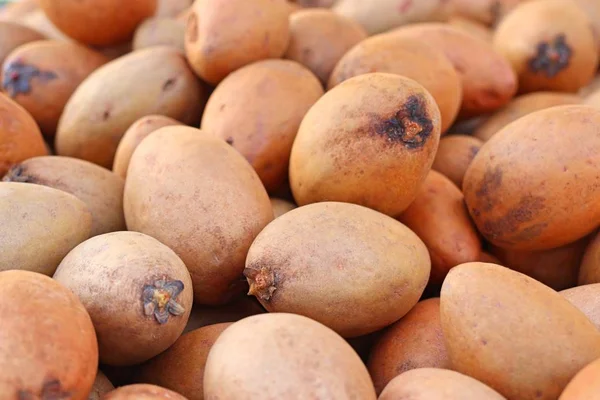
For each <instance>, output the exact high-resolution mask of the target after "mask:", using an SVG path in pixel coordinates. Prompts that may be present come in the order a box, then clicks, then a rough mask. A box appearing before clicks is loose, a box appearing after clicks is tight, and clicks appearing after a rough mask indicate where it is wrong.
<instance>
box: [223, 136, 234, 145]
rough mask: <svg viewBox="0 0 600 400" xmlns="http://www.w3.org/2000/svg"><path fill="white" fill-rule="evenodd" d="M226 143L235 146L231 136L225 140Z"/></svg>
mask: <svg viewBox="0 0 600 400" xmlns="http://www.w3.org/2000/svg"><path fill="white" fill-rule="evenodd" d="M225 141H226V142H227V144H229V145H230V146H233V138H232V137H231V136H229V137H228V138H227V139H225Z"/></svg>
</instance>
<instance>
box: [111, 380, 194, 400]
mask: <svg viewBox="0 0 600 400" xmlns="http://www.w3.org/2000/svg"><path fill="white" fill-rule="evenodd" d="M163 399H169V400H187V399H186V398H185V397H183V396H182V395H180V394H178V393H175V392H173V391H172V390H169V389H165V388H162V387H160V386H155V385H148V384H136V385H126V386H121V387H119V388H117V389H115V390H113V391H112V392H109V393H108V394H106V395H105V396H104V397H103V398H102V400H163Z"/></svg>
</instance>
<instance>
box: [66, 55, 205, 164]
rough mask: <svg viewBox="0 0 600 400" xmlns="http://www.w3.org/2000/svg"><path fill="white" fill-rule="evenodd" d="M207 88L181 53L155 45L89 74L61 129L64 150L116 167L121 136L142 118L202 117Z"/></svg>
mask: <svg viewBox="0 0 600 400" xmlns="http://www.w3.org/2000/svg"><path fill="white" fill-rule="evenodd" d="M204 90H205V89H204V88H203V86H202V85H201V83H200V82H199V81H198V79H197V78H196V76H195V75H194V74H193V73H192V71H191V70H190V69H189V66H188V64H187V62H186V60H185V57H184V56H183V54H182V53H181V52H179V51H178V50H176V49H173V48H171V47H166V46H165V47H152V48H148V49H144V50H139V51H136V52H133V53H131V54H128V55H126V56H123V57H121V58H119V59H117V60H114V61H111V62H109V63H108V64H106V65H104V66H102V67H100V68H99V69H97V70H96V71H94V72H93V73H92V74H91V75H90V76H88V77H87V79H85V80H84V81H83V82H82V83H81V85H80V86H79V87H78V88H77V89H76V90H75V93H73V96H71V98H70V99H69V101H68V102H67V105H66V106H65V110H64V113H63V115H62V117H61V118H60V122H59V125H58V130H57V133H56V140H55V143H56V151H57V154H58V155H62V156H69V157H76V158H81V159H84V160H87V161H91V162H93V163H95V164H98V165H100V166H103V167H105V168H110V167H111V166H112V164H113V160H114V156H115V152H116V150H117V146H118V144H119V141H120V140H121V138H122V137H123V135H124V134H125V132H126V131H127V129H128V128H129V127H130V126H131V124H133V123H134V122H135V121H137V120H138V119H139V118H141V117H143V116H146V115H150V114H161V115H164V116H167V117H170V118H174V119H176V120H178V121H181V122H183V123H186V124H196V123H198V121H199V120H200V115H201V113H202V104H203V102H204V96H205V93H204Z"/></svg>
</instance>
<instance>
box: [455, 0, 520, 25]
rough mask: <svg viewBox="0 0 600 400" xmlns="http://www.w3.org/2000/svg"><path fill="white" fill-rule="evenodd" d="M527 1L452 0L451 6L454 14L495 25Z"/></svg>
mask: <svg viewBox="0 0 600 400" xmlns="http://www.w3.org/2000/svg"><path fill="white" fill-rule="evenodd" d="M525 1H529V0H450V1H449V2H450V5H449V7H450V8H451V9H452V12H453V14H454V15H459V16H462V17H465V18H470V19H473V20H475V21H479V22H481V23H483V24H486V25H489V26H492V27H494V26H496V25H497V24H498V23H499V22H500V21H501V20H502V19H503V18H504V17H505V16H506V15H507V14H509V13H510V12H511V11H512V10H513V9H515V8H516V7H517V6H518V5H519V4H520V3H522V2H525Z"/></svg>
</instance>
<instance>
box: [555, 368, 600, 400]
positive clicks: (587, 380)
mask: <svg viewBox="0 0 600 400" xmlns="http://www.w3.org/2000/svg"><path fill="white" fill-rule="evenodd" d="M598 393H600V359H597V360H595V361H594V362H591V363H590V364H588V365H587V366H586V367H585V368H583V369H582V370H581V371H579V372H578V373H577V375H575V377H574V378H573V379H572V380H571V382H569V384H568V385H567V387H566V388H565V390H564V391H563V392H562V394H561V395H560V397H559V398H558V399H559V400H598Z"/></svg>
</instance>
